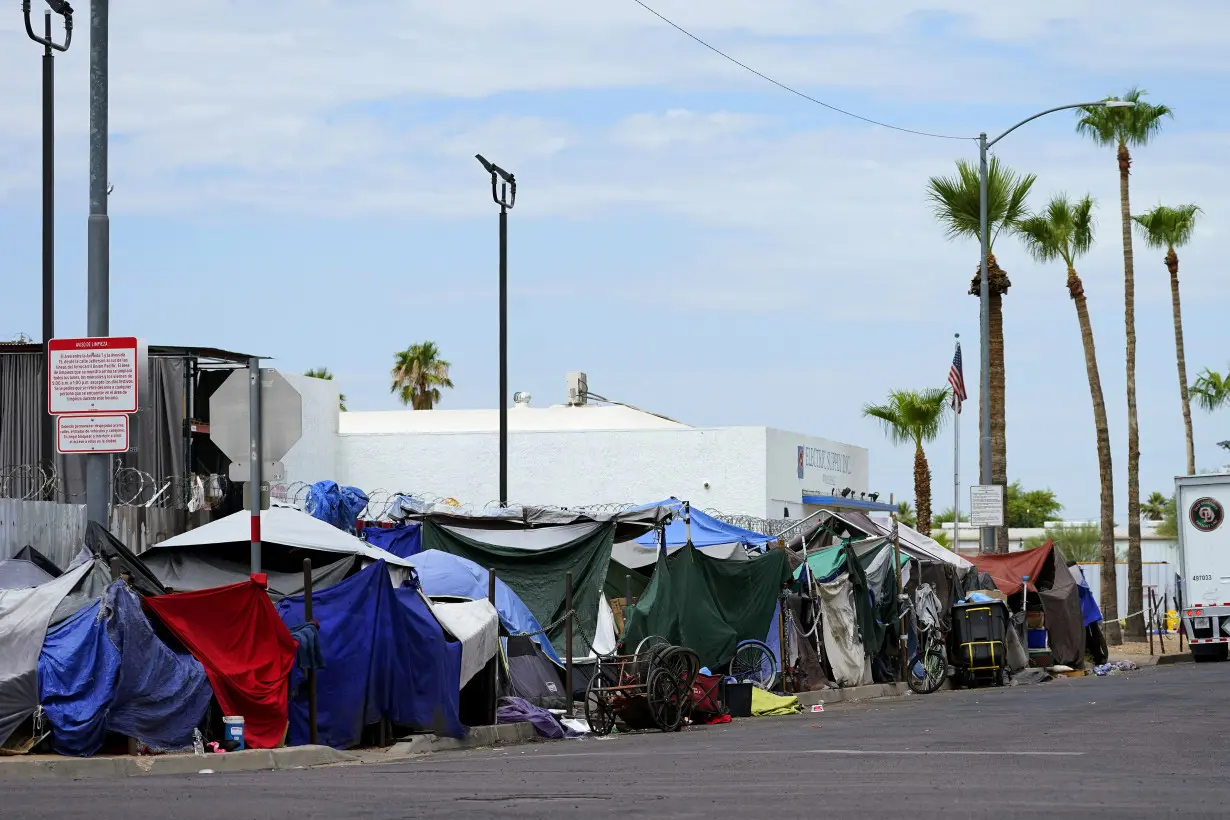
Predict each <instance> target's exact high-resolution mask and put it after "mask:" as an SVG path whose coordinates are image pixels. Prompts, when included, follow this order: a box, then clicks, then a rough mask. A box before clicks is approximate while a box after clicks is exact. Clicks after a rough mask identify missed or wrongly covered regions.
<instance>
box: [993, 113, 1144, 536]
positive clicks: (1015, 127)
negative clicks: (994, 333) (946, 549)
mask: <svg viewBox="0 0 1230 820" xmlns="http://www.w3.org/2000/svg"><path fill="white" fill-rule="evenodd" d="M1130 105H1135V103H1131V102H1121V101H1119V100H1099V101H1097V102H1083V103H1072V104H1070V105H1060V106H1056V107H1055V108H1048V109H1046V110H1045V111H1039V112H1038V113H1037V114H1034V115H1033V116H1031V117H1026V118H1025V119H1023V120H1021V121H1020V122H1018V123H1017V124H1016V125H1014V126H1012V127H1011V128H1009V129H1008V130H1007V131H1005V132H1003V133H1002V134H1000V135H999V136H998V137H996V138H995V139H993V140H988V139H987V135H986V132H985V131H984V132H982V133H981V134H979V135H978V235H979V241H980V243H981V245H982V252H981V255H980V256H979V260H980V261H979V283H978V301H979V304H980V306H981V312H982V316H981V322H980V324H979V333H980V335H981V341H982V346H981V347H982V360H981V366H980V368H979V370H980V373H979V392H980V394H981V395H980V397H979V398H980V401H979V405H980V406H979V410H980V412H981V416H982V423H981V425H980V426H981V428H982V441H981V445H982V446H981V447H980V448H979V453H980V455H981V459H980V461H981V464H980V465H979V471H978V476H979V481H980V483H982V484H984V485H988V484H990V483H991V310H990V307H991V286H990V282H989V280H988V279H987V258H988V257H989V256H990V251H991V249H990V237H989V236H988V230H989V226H988V225H987V150H988V149H990V148H991V146H993V145H995V143H997V142H999V141H1000V140H1002V139H1003V138H1004V137H1006V136H1008V135H1009V134H1011V133H1012V132H1013V131H1015V130H1016V129H1018V128H1020V127H1021V126H1022V125H1024V124H1025V123H1027V122H1032V121H1033V120H1036V119H1038V118H1039V117H1045V116H1046V115H1047V114H1054V113H1055V112H1056V111H1067V110H1068V109H1071V108H1094V107H1098V106H1105V107H1109V108H1117V107H1123V106H1130ZM994 541H995V528H994V527H983V528H982V533H981V538H980V544H979V551H980V552H983V553H986V552H990V551H991V545H992V544H993V543H994Z"/></svg>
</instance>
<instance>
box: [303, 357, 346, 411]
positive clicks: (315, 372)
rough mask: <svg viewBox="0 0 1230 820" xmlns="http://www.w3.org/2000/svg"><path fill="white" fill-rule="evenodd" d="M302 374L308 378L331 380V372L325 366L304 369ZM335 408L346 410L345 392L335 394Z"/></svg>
mask: <svg viewBox="0 0 1230 820" xmlns="http://www.w3.org/2000/svg"><path fill="white" fill-rule="evenodd" d="M303 375H305V376H307V377H308V378H309V379H324V380H325V381H327V382H331V381H333V374H332V373H330V372H329V368H327V367H312V368H309V369H308V370H306V371H304V373H303ZM337 409H338V410H340V411H341V412H343V413H345V412H346V394H345V393H338V394H337Z"/></svg>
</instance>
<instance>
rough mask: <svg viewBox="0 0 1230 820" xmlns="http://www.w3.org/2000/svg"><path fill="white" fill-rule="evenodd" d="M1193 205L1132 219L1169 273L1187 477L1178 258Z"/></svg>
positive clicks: (1190, 470)
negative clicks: (1158, 252)
mask: <svg viewBox="0 0 1230 820" xmlns="http://www.w3.org/2000/svg"><path fill="white" fill-rule="evenodd" d="M1198 213H1200V208H1198V207H1196V206H1195V205H1180V206H1179V207H1177V208H1167V207H1166V206H1165V205H1158V206H1157V207H1156V208H1154V209H1153V210H1152V211H1149V212H1148V213H1147V214H1141V215H1140V216H1134V217H1132V218H1133V219H1134V220H1136V224H1137V225H1138V226H1140V228H1141V232H1142V233H1143V234H1144V238H1145V242H1146V243H1147V244H1148V245H1149V247H1150V248H1156V249H1157V250H1165V251H1166V258H1165V260H1164V261H1165V263H1166V269H1167V270H1168V271H1170V304H1171V307H1172V308H1173V310H1174V350H1175V358H1176V359H1177V361H1178V364H1179V399H1180V400H1181V401H1182V403H1183V432H1184V434H1185V435H1186V436H1187V475H1195V474H1196V443H1195V440H1194V439H1193V437H1192V404H1191V401H1190V400H1189V399H1188V395H1187V361H1186V360H1185V359H1184V358H1183V313H1182V311H1181V310H1180V309H1179V255H1178V254H1177V253H1175V252H1174V249H1175V248H1181V247H1183V246H1184V245H1186V244H1187V243H1188V242H1189V241H1191V238H1192V232H1193V230H1194V229H1195V227H1196V214H1198Z"/></svg>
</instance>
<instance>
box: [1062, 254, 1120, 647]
mask: <svg viewBox="0 0 1230 820" xmlns="http://www.w3.org/2000/svg"><path fill="white" fill-rule="evenodd" d="M1068 295H1069V296H1071V297H1072V304H1073V305H1075V306H1076V321H1077V323H1078V324H1079V325H1080V329H1081V345H1082V346H1083V347H1084V349H1085V372H1086V373H1087V374H1088V376H1089V396H1090V398H1091V399H1092V400H1093V428H1094V431H1095V433H1096V435H1097V444H1098V481H1099V483H1100V484H1101V490H1102V504H1101V509H1100V513H1101V522H1100V523H1101V527H1100V538H1101V548H1102V551H1101V562H1102V570H1101V572H1100V573H1099V577H1100V578H1101V581H1100V585H1101V590H1100V593H1099V598H1100V599H1101V604H1102V627H1103V631H1104V635H1105V637H1106V642H1107V643H1108V644H1111V645H1112V646H1114V645H1118V644H1121V643H1123V635H1122V634H1121V632H1120V630H1119V606H1118V593H1117V592H1116V587H1117V584H1116V583H1115V578H1116V569H1115V479H1114V472H1113V471H1112V470H1111V453H1110V425H1109V424H1108V423H1107V421H1106V400H1105V398H1104V397H1103V395H1102V377H1101V376H1100V375H1099V373H1098V358H1097V352H1096V349H1095V348H1094V344H1093V325H1092V324H1091V323H1090V321H1089V306H1088V304H1087V303H1086V301H1085V286H1084V284H1083V283H1082V282H1081V279H1080V277H1079V276H1078V275H1077V274H1076V271H1075V270H1074V269H1072V268H1068Z"/></svg>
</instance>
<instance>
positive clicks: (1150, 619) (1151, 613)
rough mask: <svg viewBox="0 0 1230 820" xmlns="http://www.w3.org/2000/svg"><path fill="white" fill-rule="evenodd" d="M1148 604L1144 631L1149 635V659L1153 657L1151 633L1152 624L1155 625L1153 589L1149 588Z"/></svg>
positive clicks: (1155, 612)
mask: <svg viewBox="0 0 1230 820" xmlns="http://www.w3.org/2000/svg"><path fill="white" fill-rule="evenodd" d="M1148 602H1149V603H1148V606H1149V617H1148V618H1145V619H1144V621H1145V631H1146V632H1148V633H1149V657H1153V632H1154V623H1155V618H1154V616H1155V615H1156V614H1157V607H1156V606H1154V601H1153V587H1149V598H1148Z"/></svg>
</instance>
